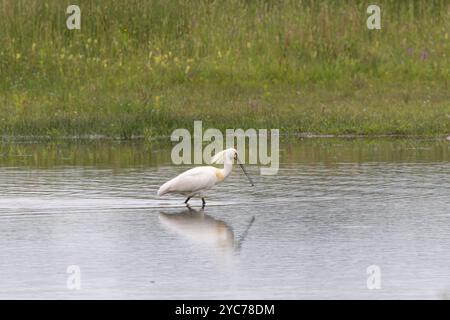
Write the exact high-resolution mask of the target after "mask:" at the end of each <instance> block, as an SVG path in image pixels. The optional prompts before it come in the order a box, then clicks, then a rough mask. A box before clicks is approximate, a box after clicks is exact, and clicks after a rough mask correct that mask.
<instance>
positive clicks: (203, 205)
mask: <svg viewBox="0 0 450 320" xmlns="http://www.w3.org/2000/svg"><path fill="white" fill-rule="evenodd" d="M205 205H206V201H205V198H202V208H204V207H205Z"/></svg>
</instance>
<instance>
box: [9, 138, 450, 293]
mask: <svg viewBox="0 0 450 320" xmlns="http://www.w3.org/2000/svg"><path fill="white" fill-rule="evenodd" d="M281 146H282V150H281V162H282V163H281V167H280V170H279V172H278V175H276V176H258V175H257V174H258V168H257V167H255V166H253V167H252V166H250V167H248V169H249V172H250V173H252V175H253V177H254V180H255V184H256V186H255V187H250V186H249V184H248V182H247V180H246V179H245V176H243V174H242V173H241V172H240V171H239V170H237V169H235V171H234V172H233V174H232V176H231V177H229V179H228V180H227V181H226V183H224V184H222V185H219V186H217V187H216V189H214V190H213V191H212V192H211V193H210V195H209V198H208V199H207V206H206V208H205V210H204V211H203V212H201V211H198V209H199V206H200V204H201V201H200V200H199V199H193V200H191V202H192V208H193V210H191V211H189V210H187V209H186V208H185V207H184V205H183V200H184V199H182V198H180V197H167V198H161V199H159V198H157V197H156V195H155V193H156V190H157V188H158V186H159V185H160V184H161V183H163V182H164V181H166V180H167V179H169V178H170V177H172V176H174V175H176V174H177V173H179V172H181V171H183V170H185V169H186V167H178V166H172V165H171V163H170V147H168V146H161V145H155V144H153V145H149V144H146V143H142V142H133V143H124V142H102V141H97V142H90V143H71V142H64V143H63V142H61V143H53V144H51V143H14V144H7V143H3V144H2V145H1V147H0V189H1V190H2V192H1V194H0V298H14V299H15V298H32V299H34V298H64V299H77V298H88V299H89V298H132V299H140V298H158V299H164V298H181V299H195V298H224V299H226V298H236V299H241V298H242V299H253V298H255V299H256V298H274V299H283V298H286V299H291V298H292V299H294V298H326V299H329V298H356V299H358V298H370V299H384V298H388V299H391V298H404V299H408V298H431V299H441V298H447V297H448V295H449V293H450V267H449V266H450V250H448V248H450V210H449V208H450V200H449V194H450V178H449V169H450V143H448V142H445V141H436V140H397V139H389V140H367V139H302V140H298V141H284V142H282V143H281ZM71 265H77V266H79V268H80V271H81V278H80V279H81V289H80V290H69V289H68V288H67V279H68V277H69V276H70V275H69V274H68V273H66V271H67V268H68V266H71ZM370 265H377V266H379V268H380V271H381V282H380V284H381V289H373V290H369V289H368V288H367V279H368V277H369V275H368V274H367V272H366V269H367V267H368V266H370Z"/></svg>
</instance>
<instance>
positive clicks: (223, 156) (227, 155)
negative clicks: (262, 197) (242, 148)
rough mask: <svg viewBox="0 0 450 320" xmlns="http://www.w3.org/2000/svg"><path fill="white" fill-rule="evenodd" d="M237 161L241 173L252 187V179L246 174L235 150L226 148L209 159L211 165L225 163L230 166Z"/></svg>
mask: <svg viewBox="0 0 450 320" xmlns="http://www.w3.org/2000/svg"><path fill="white" fill-rule="evenodd" d="M235 160H236V161H237V163H238V164H239V166H240V167H241V169H242V171H244V174H245V175H246V176H247V178H248V181H250V184H251V185H252V186H254V184H253V180H252V178H250V176H249V175H248V173H247V170H245V167H244V165H243V164H242V163H241V162H240V161H239V157H238V152H237V150H236V149H235V148H228V149H225V150H223V151H220V152H218V153H216V154H215V155H214V157H212V158H211V163H218V164H221V163H226V164H230V163H233V162H234V161H235Z"/></svg>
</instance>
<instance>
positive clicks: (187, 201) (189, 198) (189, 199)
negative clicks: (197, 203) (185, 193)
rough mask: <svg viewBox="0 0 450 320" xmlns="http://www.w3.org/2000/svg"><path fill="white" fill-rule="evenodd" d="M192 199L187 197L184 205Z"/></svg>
mask: <svg viewBox="0 0 450 320" xmlns="http://www.w3.org/2000/svg"><path fill="white" fill-rule="evenodd" d="M191 198H192V197H187V199H186V201H185V202H184V203H186V204H188V201H189V200H191Z"/></svg>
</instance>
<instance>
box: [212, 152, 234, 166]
mask: <svg viewBox="0 0 450 320" xmlns="http://www.w3.org/2000/svg"><path fill="white" fill-rule="evenodd" d="M234 160H238V152H237V150H236V149H235V148H228V149H225V150H223V151H220V152H218V153H216V154H215V155H214V157H212V158H211V163H217V164H223V163H233V162H234Z"/></svg>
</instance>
